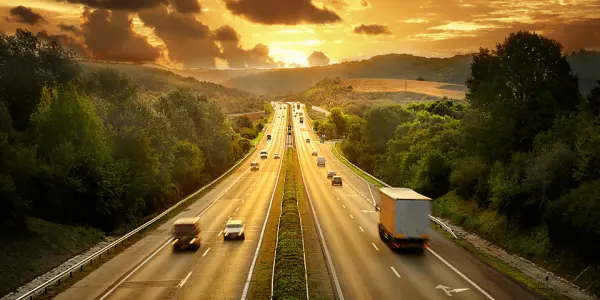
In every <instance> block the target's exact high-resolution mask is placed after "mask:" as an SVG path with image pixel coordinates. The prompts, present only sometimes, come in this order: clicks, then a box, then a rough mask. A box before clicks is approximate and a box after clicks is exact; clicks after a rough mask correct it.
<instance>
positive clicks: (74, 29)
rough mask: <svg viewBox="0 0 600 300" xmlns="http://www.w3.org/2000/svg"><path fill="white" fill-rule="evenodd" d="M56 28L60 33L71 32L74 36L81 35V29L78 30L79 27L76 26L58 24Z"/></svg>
mask: <svg viewBox="0 0 600 300" xmlns="http://www.w3.org/2000/svg"><path fill="white" fill-rule="evenodd" d="M58 28H59V29H60V31H63V32H71V33H73V34H75V35H82V34H83V33H82V32H81V28H79V26H77V25H67V24H64V23H60V24H58Z"/></svg>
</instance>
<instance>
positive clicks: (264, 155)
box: [260, 150, 269, 159]
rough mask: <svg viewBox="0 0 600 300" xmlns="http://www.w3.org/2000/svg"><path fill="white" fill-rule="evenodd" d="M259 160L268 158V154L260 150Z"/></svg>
mask: <svg viewBox="0 0 600 300" xmlns="http://www.w3.org/2000/svg"><path fill="white" fill-rule="evenodd" d="M260 158H262V159H267V158H269V153H267V150H260Z"/></svg>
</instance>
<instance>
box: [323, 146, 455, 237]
mask: <svg viewBox="0 0 600 300" xmlns="http://www.w3.org/2000/svg"><path fill="white" fill-rule="evenodd" d="M338 141H339V140H335V141H334V142H333V151H335V153H336V154H337V155H338V156H339V157H341V158H342V159H343V160H344V161H346V162H347V163H349V164H350V165H352V166H353V167H355V168H356V169H358V170H360V171H361V172H363V173H365V175H367V176H368V177H369V178H371V179H373V180H375V181H376V182H378V183H379V184H381V185H383V186H385V187H392V186H391V185H389V184H387V183H385V182H383V181H381V180H380V179H379V178H377V177H375V176H373V175H371V174H369V173H368V172H366V171H364V170H363V169H361V168H359V167H358V166H357V165H355V164H353V163H352V162H351V161H349V160H348V159H346V158H345V157H344V156H343V155H341V154H340V153H339V152H338V151H337V147H336V146H335V144H336V143H337V142H338ZM375 208H376V209H377V210H379V206H378V205H375ZM429 219H430V220H431V221H432V222H434V223H436V224H438V225H440V226H441V227H443V228H444V229H445V230H446V231H448V232H450V234H452V236H453V237H454V238H455V239H458V236H457V235H456V234H455V233H454V231H452V229H450V227H448V225H446V224H444V222H442V221H441V220H440V219H438V218H436V217H434V216H432V215H429Z"/></svg>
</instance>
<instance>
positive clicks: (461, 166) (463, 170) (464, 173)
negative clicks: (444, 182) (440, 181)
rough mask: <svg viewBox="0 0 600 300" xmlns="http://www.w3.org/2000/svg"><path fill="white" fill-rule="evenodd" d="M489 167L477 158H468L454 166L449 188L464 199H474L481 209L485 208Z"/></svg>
mask: <svg viewBox="0 0 600 300" xmlns="http://www.w3.org/2000/svg"><path fill="white" fill-rule="evenodd" d="M489 173H490V168H489V166H488V165H487V164H486V163H485V161H483V159H481V158H479V157H468V158H464V159H462V160H459V161H458V162H456V163H455V164H454V170H453V171H452V173H451V174H450V183H451V186H452V187H453V188H454V189H456V193H457V194H458V195H459V196H461V197H463V198H466V199H475V200H477V202H478V203H479V205H480V206H481V207H487V205H488V199H487V195H488V192H489V187H488V176H489Z"/></svg>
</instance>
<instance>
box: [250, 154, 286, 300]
mask: <svg viewBox="0 0 600 300" xmlns="http://www.w3.org/2000/svg"><path fill="white" fill-rule="evenodd" d="M281 159H282V160H283V162H282V163H283V165H282V166H281V172H280V173H279V182H278V184H277V187H276V190H275V196H274V197H273V204H272V206H271V213H270V214H269V216H268V220H267V226H266V228H265V234H264V236H263V242H262V245H261V246H260V251H259V253H258V258H257V260H256V265H255V267H254V273H253V274H252V282H251V283H250V289H249V291H248V299H270V297H271V278H272V275H273V262H274V260H273V259H274V256H275V245H276V244H277V226H278V225H279V216H280V215H281V201H282V200H283V184H284V181H285V174H286V170H287V168H288V156H287V155H283V157H282V158H281Z"/></svg>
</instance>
